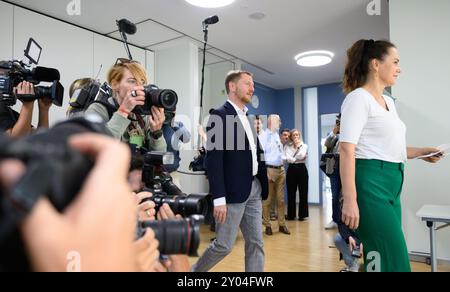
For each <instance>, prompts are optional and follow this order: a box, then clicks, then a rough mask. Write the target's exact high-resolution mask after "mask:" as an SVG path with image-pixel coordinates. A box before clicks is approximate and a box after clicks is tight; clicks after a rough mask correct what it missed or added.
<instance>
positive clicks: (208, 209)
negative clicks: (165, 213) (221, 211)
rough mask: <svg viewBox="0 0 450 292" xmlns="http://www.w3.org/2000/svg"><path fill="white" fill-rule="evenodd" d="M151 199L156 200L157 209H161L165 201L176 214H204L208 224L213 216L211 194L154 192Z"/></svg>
mask: <svg viewBox="0 0 450 292" xmlns="http://www.w3.org/2000/svg"><path fill="white" fill-rule="evenodd" d="M149 200H152V201H153V202H155V205H156V210H159V208H160V207H161V206H162V205H163V204H164V203H165V204H167V205H169V207H170V209H172V211H173V213H174V214H177V215H181V216H182V217H189V216H191V215H202V216H204V218H205V223H206V224H209V222H210V219H211V217H212V210H213V208H212V197H211V195H209V194H190V195H185V194H183V195H179V196H165V195H159V194H154V195H153V197H151V198H149Z"/></svg>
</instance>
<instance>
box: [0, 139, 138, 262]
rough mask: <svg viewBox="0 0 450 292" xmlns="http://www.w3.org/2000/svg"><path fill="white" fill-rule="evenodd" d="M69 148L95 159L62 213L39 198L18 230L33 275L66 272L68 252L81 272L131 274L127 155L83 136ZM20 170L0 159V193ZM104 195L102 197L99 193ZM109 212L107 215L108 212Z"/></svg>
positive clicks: (105, 142) (107, 142)
mask: <svg viewBox="0 0 450 292" xmlns="http://www.w3.org/2000/svg"><path fill="white" fill-rule="evenodd" d="M69 144H70V145H71V146H72V147H73V148H74V149H77V150H79V151H80V152H82V153H84V154H87V155H89V156H90V157H91V158H92V159H94V160H95V165H94V167H93V168H92V170H91V171H90V173H89V175H88V177H87V179H86V180H85V182H84V184H83V187H82V189H81V191H80V192H79V193H78V195H77V196H76V200H75V201H73V202H72V203H71V204H70V205H69V206H68V207H67V208H66V209H65V211H64V212H63V213H59V212H58V211H56V209H55V208H54V207H53V205H52V204H51V203H50V201H49V200H48V199H47V198H41V199H40V200H39V201H38V202H37V203H36V205H35V206H34V208H33V209H32V212H31V213H30V214H29V215H28V216H27V217H26V218H25V219H24V220H23V221H22V222H21V224H20V231H21V233H22V237H23V241H24V242H25V245H26V248H27V252H28V257H29V259H30V260H31V263H32V265H33V270H35V271H66V270H68V269H69V267H70V266H71V264H72V263H71V262H70V259H69V258H68V256H69V254H72V253H73V252H76V253H77V254H78V255H79V257H80V258H79V264H80V266H79V267H78V268H75V270H82V271H136V270H137V267H136V262H135V261H134V259H135V256H134V255H135V249H134V248H133V239H134V235H135V228H136V217H134V216H130V214H133V208H134V207H133V200H132V199H131V198H130V196H129V195H128V194H129V193H130V192H131V190H130V188H129V186H128V184H127V182H126V179H125V178H126V172H127V168H128V163H129V151H128V149H127V148H126V147H124V146H123V145H122V144H120V143H118V142H115V141H113V140H112V139H110V138H107V137H104V136H100V135H94V134H83V135H77V136H74V137H72V138H71V139H70V140H69ZM23 172H24V165H23V164H22V163H20V162H17V161H2V163H1V164H0V178H1V182H2V185H3V186H4V188H3V189H6V188H7V187H8V186H12V185H13V184H14V183H15V181H17V179H18V178H19V177H20V176H21V174H22V173H23ZM105 194H107V195H105ZM112 210H113V211H114V214H111V211H112Z"/></svg>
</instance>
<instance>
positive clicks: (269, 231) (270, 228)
mask: <svg viewBox="0 0 450 292" xmlns="http://www.w3.org/2000/svg"><path fill="white" fill-rule="evenodd" d="M266 234H267V235H272V234H273V233H272V227H266Z"/></svg>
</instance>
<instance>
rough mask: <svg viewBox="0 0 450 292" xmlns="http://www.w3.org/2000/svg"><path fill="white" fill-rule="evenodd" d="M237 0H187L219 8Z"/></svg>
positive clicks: (206, 6)
mask: <svg viewBox="0 0 450 292" xmlns="http://www.w3.org/2000/svg"><path fill="white" fill-rule="evenodd" d="M234 1H235V0H186V2H188V3H189V4H192V5H194V6H198V7H202V8H218V7H224V6H227V5H230V4H231V3H233V2H234Z"/></svg>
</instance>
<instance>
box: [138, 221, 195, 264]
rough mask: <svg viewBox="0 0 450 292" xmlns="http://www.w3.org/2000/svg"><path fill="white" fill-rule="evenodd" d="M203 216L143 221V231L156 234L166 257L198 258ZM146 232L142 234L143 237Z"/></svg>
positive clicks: (161, 250) (160, 248)
mask: <svg viewBox="0 0 450 292" xmlns="http://www.w3.org/2000/svg"><path fill="white" fill-rule="evenodd" d="M203 220H204V218H203V216H199V215H193V216H191V217H189V218H184V219H172V220H162V221H143V222H141V223H140V224H141V226H140V228H141V230H145V229H146V228H150V229H152V230H153V232H155V237H156V239H158V241H159V246H158V249H159V252H160V253H161V254H164V255H175V254H184V255H188V256H191V257H195V256H198V254H197V250H198V247H199V245H200V224H201V223H203ZM144 233H145V232H142V234H141V236H143V235H144Z"/></svg>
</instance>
